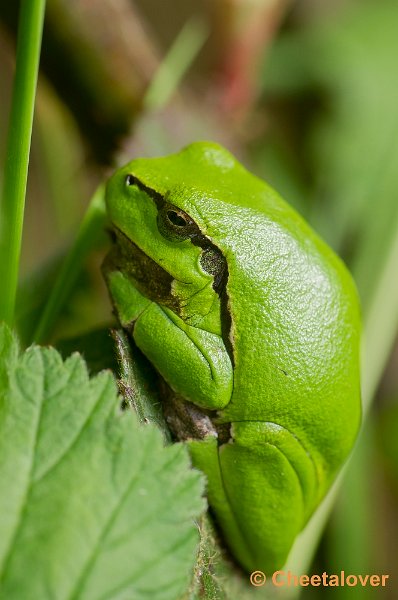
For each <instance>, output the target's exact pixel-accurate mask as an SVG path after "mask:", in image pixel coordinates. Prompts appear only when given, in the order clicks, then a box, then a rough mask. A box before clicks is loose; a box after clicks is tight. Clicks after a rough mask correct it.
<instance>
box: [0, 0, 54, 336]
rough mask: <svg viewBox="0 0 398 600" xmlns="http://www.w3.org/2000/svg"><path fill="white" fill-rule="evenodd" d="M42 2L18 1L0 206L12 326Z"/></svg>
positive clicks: (5, 314)
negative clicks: (10, 101) (14, 66)
mask: <svg viewBox="0 0 398 600" xmlns="http://www.w3.org/2000/svg"><path fill="white" fill-rule="evenodd" d="M45 6H46V2H45V0H33V1H32V0H22V1H21V7H20V16H19V27H18V41H17V57H16V70H15V79H14V89H13V97H12V105H11V114H10V123H9V133H8V141H7V153H6V161H5V166H4V181H3V194H2V199H1V200H2V202H1V205H0V281H1V286H2V293H1V294H0V320H4V321H6V322H7V323H8V324H10V325H12V324H13V321H14V312H15V298H16V291H17V284H18V270H19V259H20V254H21V242H22V227H23V218H24V209H25V195H26V182H27V177H28V165H29V152H30V142H31V136H32V124H33V113H34V104H35V95H36V85H37V75H38V70H39V59H40V47H41V38H42V31H43V20H44V12H45Z"/></svg>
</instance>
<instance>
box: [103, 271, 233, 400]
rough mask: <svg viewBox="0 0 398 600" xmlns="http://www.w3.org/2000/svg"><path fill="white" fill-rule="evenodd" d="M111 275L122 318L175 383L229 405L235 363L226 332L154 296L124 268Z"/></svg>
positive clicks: (195, 396) (184, 391) (188, 393)
mask: <svg viewBox="0 0 398 600" xmlns="http://www.w3.org/2000/svg"><path fill="white" fill-rule="evenodd" d="M107 280H108V285H109V287H110V289H111V294H112V297H113V301H114V304H115V309H116V312H117V314H118V317H119V321H120V322H121V324H122V325H123V327H127V328H128V329H129V330H130V333H131V335H132V336H133V338H134V341H135V343H136V344H137V346H138V347H139V348H140V350H141V351H142V352H143V353H144V354H145V355H146V357H147V358H148V359H149V361H150V362H151V363H152V364H153V365H154V366H155V368H156V369H157V371H158V372H159V373H160V374H161V376H162V377H163V379H164V380H165V381H166V382H167V383H168V384H169V386H170V387H171V388H172V389H173V390H174V391H175V392H177V393H178V394H180V395H181V396H182V397H183V398H185V399H186V400H190V401H191V402H193V403H194V404H196V405H198V406H200V407H202V408H206V409H209V410H219V409H221V408H223V407H225V406H226V405H227V404H228V403H229V401H230V399H231V394H232V387H233V369H232V364H231V359H230V357H229V355H228V352H227V350H226V348H225V345H224V342H223V340H222V338H221V337H220V336H219V335H216V334H214V333H210V332H208V331H205V330H204V329H198V328H196V327H193V326H191V325H187V324H186V323H185V322H184V321H183V320H182V319H181V318H180V317H178V316H177V315H176V314H175V313H173V312H172V311H171V310H169V309H167V308H166V307H162V306H160V305H158V304H155V303H154V302H151V301H150V300H148V298H146V297H145V296H143V295H142V294H141V293H140V292H139V291H138V290H137V289H136V288H135V287H134V285H133V283H132V282H131V281H130V280H129V279H128V278H127V277H125V276H124V275H123V274H122V273H121V272H117V271H114V272H113V273H108V274H107Z"/></svg>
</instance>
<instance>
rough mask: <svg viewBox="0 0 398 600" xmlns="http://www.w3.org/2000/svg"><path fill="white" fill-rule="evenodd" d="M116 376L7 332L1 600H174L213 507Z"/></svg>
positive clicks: (2, 376)
mask: <svg viewBox="0 0 398 600" xmlns="http://www.w3.org/2000/svg"><path fill="white" fill-rule="evenodd" d="M119 402H120V401H119V398H118V396H117V393H116V386H115V382H114V380H113V378H112V376H111V375H110V373H106V372H104V373H101V374H99V375H97V376H96V377H94V378H92V379H90V378H89V377H88V374H87V369H86V366H85V363H84V361H83V360H82V358H81V357H80V356H79V355H78V354H74V355H72V356H71V357H70V358H68V359H67V360H66V361H65V362H64V361H63V360H62V359H61V357H60V355H59V354H58V353H57V352H56V351H55V350H54V349H52V348H40V347H37V346H33V347H31V348H29V349H28V350H27V351H26V352H24V353H23V354H20V353H19V350H18V345H17V342H16V340H15V338H14V337H13V335H12V334H11V333H10V331H9V330H8V329H7V328H6V327H5V326H0V478H1V482H2V492H1V495H0V598H1V599H4V600H5V599H7V600H14V599H16V600H20V599H21V598H24V600H30V599H32V600H37V599H39V598H40V600H44V599H47V598H48V599H56V600H63V599H66V598H67V599H68V600H71V599H72V598H73V599H74V600H76V599H84V600H92V599H95V600H99V599H104V600H105V599H112V600H117V599H126V600H127V599H128V600H130V599H132V598H134V599H140V598H151V599H155V600H156V599H168V598H170V599H172V598H179V597H180V596H181V594H182V593H183V592H184V590H185V589H186V588H187V587H188V583H189V580H190V576H191V571H192V569H193V566H194V562H195V555H196V547H197V542H198V532H197V528H196V526H195V525H194V523H193V519H194V518H195V517H197V516H198V515H199V513H200V512H201V511H202V510H203V508H204V502H203V499H202V498H201V493H202V490H203V486H202V478H201V476H200V474H199V473H198V472H196V471H194V470H190V469H189V468H188V467H189V459H188V455H187V452H186V449H185V447H184V446H182V445H178V444H176V445H172V446H168V447H164V446H163V443H162V437H161V434H160V433H159V432H158V431H157V430H156V429H155V428H154V427H153V426H150V425H148V426H140V425H139V424H138V423H137V419H136V418H135V416H134V415H133V413H132V412H131V411H126V412H124V413H122V412H121V411H120V409H119Z"/></svg>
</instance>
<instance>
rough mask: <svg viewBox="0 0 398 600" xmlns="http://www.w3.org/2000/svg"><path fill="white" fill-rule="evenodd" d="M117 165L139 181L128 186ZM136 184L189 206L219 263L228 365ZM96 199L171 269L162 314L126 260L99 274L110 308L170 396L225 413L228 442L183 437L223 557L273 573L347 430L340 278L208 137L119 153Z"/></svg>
mask: <svg viewBox="0 0 398 600" xmlns="http://www.w3.org/2000/svg"><path fill="white" fill-rule="evenodd" d="M128 174H132V175H134V177H136V178H137V179H138V180H139V182H140V184H141V185H140V187H138V186H136V185H133V186H127V185H126V176H127V175H128ZM142 186H146V187H147V188H149V189H150V190H153V191H155V192H156V193H157V194H159V195H160V196H162V197H163V198H166V200H167V202H169V203H171V204H173V205H175V206H176V207H178V208H180V209H182V210H183V211H185V212H186V213H188V215H190V217H192V219H193V220H194V221H195V223H196V224H197V226H198V227H199V229H200V231H201V233H202V234H203V235H204V236H206V238H207V239H209V240H211V242H212V243H213V244H214V245H215V246H217V248H219V249H220V250H221V252H222V254H223V256H224V257H225V259H226V262H227V265H228V280H227V283H226V292H227V297H228V302H227V309H228V311H229V314H230V318H231V328H230V331H229V339H230V342H231V343H232V347H233V358H234V364H233V365H232V362H231V359H230V356H229V354H228V352H227V350H226V344H225V335H226V334H225V333H224V339H223V331H222V328H221V317H220V306H221V302H223V300H222V299H221V300H220V297H219V295H218V294H217V293H216V292H215V291H214V289H213V287H212V282H213V277H212V275H209V274H208V273H206V272H205V271H204V270H203V268H202V267H201V264H200V262H199V259H200V256H201V253H202V248H201V247H198V246H197V245H195V244H193V243H192V241H191V240H190V239H187V240H184V241H180V240H177V241H176V240H169V239H166V238H165V237H164V236H163V235H162V233H161V232H160V231H159V229H158V226H157V221H156V216H157V212H158V209H157V205H156V202H155V201H154V200H153V199H152V197H151V195H149V194H148V193H146V192H145V191H143V189H142ZM151 193H152V192H151ZM106 202H107V210H108V214H109V218H110V221H111V222H112V224H113V225H114V227H116V228H117V229H119V230H121V231H122V232H123V233H124V234H125V236H127V238H128V239H129V240H132V241H133V242H134V243H135V244H136V245H137V246H138V247H139V248H140V249H141V250H142V251H143V252H144V253H145V254H146V255H147V256H148V257H150V258H151V259H152V260H153V261H155V262H156V263H157V264H158V265H160V266H162V267H163V269H164V270H165V271H167V272H168V273H169V274H170V275H171V277H172V280H173V282H172V285H171V294H172V295H174V297H177V298H178V299H180V300H182V305H183V306H182V307H180V308H179V309H178V312H179V314H176V312H175V311H174V310H172V309H171V308H170V307H166V306H164V305H162V302H161V301H153V300H150V299H149V298H148V297H147V296H146V294H145V285H144V287H143V286H142V282H141V283H140V282H137V281H135V279H134V276H132V275H131V269H130V272H129V267H128V262H129V261H128V256H127V257H126V258H125V260H126V267H125V268H124V266H123V265H122V267H121V268H117V269H114V270H112V269H110V270H108V272H107V273H106V278H107V282H108V286H109V289H110V293H111V296H112V299H113V302H114V305H115V309H116V312H117V315H118V317H119V319H120V321H121V323H122V325H124V326H126V327H130V331H131V325H132V323H134V327H133V329H132V335H133V337H134V340H135V342H136V344H137V345H138V346H139V347H140V348H141V350H142V351H143V352H144V354H146V356H147V357H148V358H149V360H150V361H151V362H152V363H153V365H154V366H155V367H156V369H157V370H158V371H159V373H160V374H161V375H162V377H163V378H164V379H165V380H166V381H167V383H168V384H169V385H170V387H171V388H172V389H173V390H175V391H176V392H177V393H178V394H180V395H182V396H183V397H184V398H185V399H187V400H190V401H191V402H193V403H194V404H196V405H197V406H199V407H203V408H205V409H209V410H210V411H216V412H215V413H214V417H217V419H216V421H217V423H219V422H223V423H231V429H230V431H231V436H232V439H231V440H230V441H229V442H228V443H223V444H221V445H219V444H218V442H217V439H216V437H214V436H208V437H206V438H205V439H203V440H192V441H191V442H189V445H190V450H191V454H192V457H193V462H194V464H195V465H196V466H197V467H198V468H200V469H201V470H202V471H204V473H205V474H206V475H207V479H208V499H209V503H210V505H211V507H212V508H213V511H214V513H215V515H216V518H217V521H218V523H219V525H220V526H221V529H222V531H223V534H224V537H225V540H226V542H227V544H228V546H229V547H230V549H231V551H232V553H233V554H234V556H235V557H236V559H237V560H238V561H239V562H240V563H241V565H242V566H243V567H244V569H246V570H247V571H252V570H255V569H261V570H263V571H264V572H266V573H270V572H273V571H274V570H275V569H277V568H280V567H281V566H282V565H283V564H284V562H285V560H286V558H287V555H288V552H289V550H290V548H291V546H292V543H293V541H294V539H295V537H296V535H297V534H298V533H299V532H300V530H301V529H302V528H303V526H304V525H305V523H306V521H307V520H308V518H309V517H310V516H311V514H312V513H313V511H314V509H315V508H316V506H317V505H318V504H319V502H320V500H321V499H322V497H323V496H324V494H325V492H326V491H327V490H328V488H329V487H330V484H331V482H332V480H333V479H334V477H335V475H336V473H337V471H338V469H339V468H340V467H341V465H342V463H343V462H344V460H345V458H346V457H347V455H348V454H349V452H350V450H351V448H352V446H353V443H354V440H355V437H356V434H357V431H358V427H359V424H360V414H361V408H360V391H359V360H358V353H359V331H360V322H359V308H358V300H357V294H356V290H355V287H354V285H353V282H352V279H351V277H350V275H349V273H348V271H347V270H346V268H345V267H344V265H343V263H342V262H341V261H340V259H339V258H338V257H337V256H336V255H335V254H334V253H333V252H332V250H331V249H330V248H329V247H328V246H327V245H326V244H325V243H324V242H323V241H322V240H320V239H319V237H318V236H317V235H316V234H315V233H314V232H313V231H312V230H311V229H310V227H309V226H308V225H307V224H306V223H305V222H304V221H303V219H302V218H301V217H300V216H299V215H298V214H297V213H296V212H295V211H294V210H293V209H292V208H291V207H290V206H289V205H288V204H286V203H285V202H284V201H283V200H282V199H281V198H280V197H279V196H278V194H277V193H276V192H275V191H274V190H272V189H271V188H270V187H269V186H268V185H267V184H266V183H264V182H263V181H262V180H260V179H258V178H257V177H255V176H254V175H252V174H250V173H249V172H248V171H246V170H245V169H244V168H243V166H242V165H241V164H240V163H239V162H237V161H236V159H235V158H234V157H233V156H232V155H231V154H230V153H229V152H227V151H226V150H225V149H223V148H222V147H220V146H218V145H217V144H214V143H210V142H197V143H194V144H191V145H190V146H188V147H186V148H184V149H183V150H182V151H181V152H180V153H178V154H174V155H170V156H166V157H162V158H151V159H137V160H134V161H132V162H130V163H129V164H128V165H126V166H125V167H123V168H121V169H119V170H118V171H117V172H116V173H115V174H114V175H113V177H112V178H111V179H110V180H109V182H108V185H107V193H106ZM153 283H154V282H151V281H148V282H147V284H148V286H151V285H152V284H153ZM227 346H228V344H227Z"/></svg>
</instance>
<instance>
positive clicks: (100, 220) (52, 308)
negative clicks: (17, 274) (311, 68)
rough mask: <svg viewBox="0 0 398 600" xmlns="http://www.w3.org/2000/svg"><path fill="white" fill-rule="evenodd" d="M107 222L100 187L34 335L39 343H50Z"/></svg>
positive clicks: (92, 200) (102, 189)
mask: <svg viewBox="0 0 398 600" xmlns="http://www.w3.org/2000/svg"><path fill="white" fill-rule="evenodd" d="M105 222H106V216H105V206H104V186H103V185H100V186H99V187H98V188H97V190H96V192H95V193H94V196H93V197H92V199H91V201H90V205H89V207H88V209H87V211H86V213H85V215H84V217H83V220H82V222H81V225H80V228H79V231H78V233H77V236H76V239H75V241H74V243H73V245H72V247H71V249H70V250H69V251H68V254H67V256H66V258H65V260H64V262H63V264H62V267H61V270H60V272H59V273H58V276H57V278H56V280H55V283H54V286H53V288H52V290H51V292H50V295H49V298H48V301H47V303H46V306H45V309H44V311H43V313H42V314H41V317H40V321H39V323H38V325H37V327H36V330H35V333H34V336H33V340H34V341H35V342H36V343H42V342H43V341H46V339H47V337H48V335H49V333H50V332H51V330H52V328H53V326H54V324H55V322H56V320H57V318H58V316H59V313H60V312H61V310H62V307H63V306H64V305H65V303H66V302H67V300H68V297H69V295H70V293H71V291H72V289H73V286H74V284H75V282H76V279H77V278H78V276H79V273H80V271H81V268H82V264H83V262H84V260H85V259H86V257H87V255H88V254H89V252H90V251H91V250H92V249H93V248H94V247H95V245H96V244H97V242H98V238H99V237H100V236H101V235H103V230H104V225H105Z"/></svg>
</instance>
